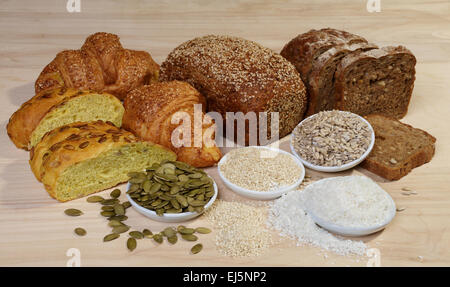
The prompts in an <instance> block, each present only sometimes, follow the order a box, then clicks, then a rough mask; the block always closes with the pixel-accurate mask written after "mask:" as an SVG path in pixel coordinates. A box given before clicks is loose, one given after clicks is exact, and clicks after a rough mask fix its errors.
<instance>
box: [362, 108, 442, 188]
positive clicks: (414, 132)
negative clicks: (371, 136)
mask: <svg viewBox="0 0 450 287" xmlns="http://www.w3.org/2000/svg"><path fill="white" fill-rule="evenodd" d="M365 118H366V119H367V121H368V122H369V123H370V124H371V125H372V127H373V129H374V131H375V145H374V147H373V150H372V152H371V153H370V154H369V156H368V157H367V158H366V160H365V161H364V162H363V163H362V167H364V168H365V169H367V170H369V171H371V172H373V173H375V174H377V175H379V176H382V177H384V178H386V179H389V180H397V179H400V178H402V177H403V176H405V175H406V174H408V173H409V172H410V171H411V170H412V169H413V168H415V167H418V166H420V165H422V164H425V163H427V162H429V161H430V160H431V158H432V157H433V155H434V150H435V147H434V144H435V142H436V138H434V137H433V136H431V135H430V134H428V133H427V132H425V131H423V130H420V129H417V128H413V127H412V126H410V125H407V124H404V123H401V122H400V121H398V120H396V119H393V118H388V117H385V116H382V115H369V116H366V117H365Z"/></svg>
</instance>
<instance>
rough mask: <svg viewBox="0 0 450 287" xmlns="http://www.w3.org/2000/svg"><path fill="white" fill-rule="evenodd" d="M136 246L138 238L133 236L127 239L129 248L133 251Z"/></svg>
mask: <svg viewBox="0 0 450 287" xmlns="http://www.w3.org/2000/svg"><path fill="white" fill-rule="evenodd" d="M136 246H137V241H136V239H134V238H133V237H130V238H128V240H127V248H128V250H130V251H133V250H134V249H136Z"/></svg>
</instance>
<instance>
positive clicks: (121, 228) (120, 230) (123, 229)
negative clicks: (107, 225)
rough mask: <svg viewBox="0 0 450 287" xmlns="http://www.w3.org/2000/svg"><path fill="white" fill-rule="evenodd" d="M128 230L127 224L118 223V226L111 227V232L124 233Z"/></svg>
mask: <svg viewBox="0 0 450 287" xmlns="http://www.w3.org/2000/svg"><path fill="white" fill-rule="evenodd" d="M128 230H130V227H129V226H126V225H119V226H116V227H114V228H113V229H112V232H113V233H124V232H127V231H128Z"/></svg>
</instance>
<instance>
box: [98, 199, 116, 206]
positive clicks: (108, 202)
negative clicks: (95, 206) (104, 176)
mask: <svg viewBox="0 0 450 287" xmlns="http://www.w3.org/2000/svg"><path fill="white" fill-rule="evenodd" d="M117 202H119V200H118V199H116V198H109V199H105V200H103V201H102V202H101V204H103V205H114V204H115V203H117Z"/></svg>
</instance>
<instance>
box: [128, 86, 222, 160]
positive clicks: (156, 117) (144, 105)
mask: <svg viewBox="0 0 450 287" xmlns="http://www.w3.org/2000/svg"><path fill="white" fill-rule="evenodd" d="M196 104H197V105H198V104H199V105H201V107H202V109H203V110H202V111H203V112H204V111H205V109H206V100H205V98H204V97H203V96H202V95H201V94H200V93H199V92H198V91H197V90H196V89H195V88H193V87H192V86H191V85H189V84H188V83H186V82H181V81H170V82H160V83H153V84H150V85H147V86H142V87H140V88H137V89H135V90H133V91H131V92H130V93H129V94H128V96H127V97H126V98H125V101H124V106H125V113H124V116H123V128H125V129H127V130H129V131H132V132H133V133H134V134H136V135H137V136H139V137H140V138H142V139H144V140H146V141H151V142H154V143H158V144H160V145H162V146H165V147H167V148H170V149H171V150H173V151H175V153H176V154H177V157H178V160H179V161H184V162H186V163H188V164H190V165H193V166H196V167H206V166H212V165H214V164H216V163H217V162H218V161H219V160H220V158H221V156H222V154H221V152H220V150H219V148H218V147H217V146H215V144H214V145H213V146H211V147H207V146H206V145H205V143H204V141H203V140H202V142H201V144H202V146H201V147H195V146H194V128H193V126H194V105H196ZM177 112H185V113H187V114H188V115H189V116H190V120H191V145H192V147H179V148H175V147H174V145H173V144H172V140H171V139H172V133H173V131H174V130H175V129H176V128H177V127H178V126H179V124H172V123H171V120H172V117H173V116H174V115H175V114H176V113H177ZM203 112H202V120H203V117H204V116H205V115H204V113H203ZM213 125H214V124H213V123H210V124H202V130H201V131H200V132H201V133H200V134H199V135H197V136H198V137H199V138H203V136H204V132H205V130H206V129H208V128H211V127H212V126H213Z"/></svg>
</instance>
